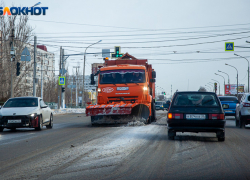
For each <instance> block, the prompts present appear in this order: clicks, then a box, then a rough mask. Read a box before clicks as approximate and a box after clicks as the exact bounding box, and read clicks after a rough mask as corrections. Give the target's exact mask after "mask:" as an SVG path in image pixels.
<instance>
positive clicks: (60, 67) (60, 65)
mask: <svg viewBox="0 0 250 180" xmlns="http://www.w3.org/2000/svg"><path fill="white" fill-rule="evenodd" d="M59 69H62V46H60V62H59ZM59 76H61V72H60V71H59ZM61 91H62V90H61V86H60V85H58V91H57V92H58V109H59V108H60V107H61V103H60V94H61Z"/></svg>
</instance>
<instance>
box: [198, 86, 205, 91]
mask: <svg viewBox="0 0 250 180" xmlns="http://www.w3.org/2000/svg"><path fill="white" fill-rule="evenodd" d="M198 91H199V92H207V90H206V88H204V87H202V86H201V87H200V89H199V90H198Z"/></svg>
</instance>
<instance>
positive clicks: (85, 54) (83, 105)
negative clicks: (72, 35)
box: [82, 40, 102, 107]
mask: <svg viewBox="0 0 250 180" xmlns="http://www.w3.org/2000/svg"><path fill="white" fill-rule="evenodd" d="M101 41H102V40H100V41H98V42H95V43H93V44H90V45H89V46H88V47H86V49H85V52H84V60H83V78H82V107H83V106H84V104H85V102H84V79H85V60H86V51H87V49H88V48H89V47H90V46H93V45H95V44H97V43H99V42H101Z"/></svg>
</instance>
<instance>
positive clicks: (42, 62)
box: [41, 55, 44, 99]
mask: <svg viewBox="0 0 250 180" xmlns="http://www.w3.org/2000/svg"><path fill="white" fill-rule="evenodd" d="M43 58H44V55H42V59H41V98H42V99H43V61H44V59H43Z"/></svg>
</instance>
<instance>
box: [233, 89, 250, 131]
mask: <svg viewBox="0 0 250 180" xmlns="http://www.w3.org/2000/svg"><path fill="white" fill-rule="evenodd" d="M235 119H236V126H237V127H240V128H241V127H245V125H247V124H250V93H246V94H244V95H243V96H242V98H241V100H240V103H239V104H237V106H236V118H235Z"/></svg>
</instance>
